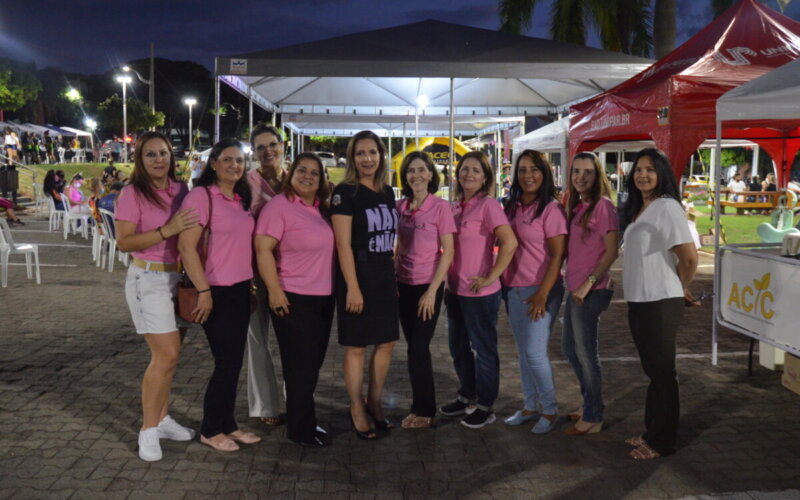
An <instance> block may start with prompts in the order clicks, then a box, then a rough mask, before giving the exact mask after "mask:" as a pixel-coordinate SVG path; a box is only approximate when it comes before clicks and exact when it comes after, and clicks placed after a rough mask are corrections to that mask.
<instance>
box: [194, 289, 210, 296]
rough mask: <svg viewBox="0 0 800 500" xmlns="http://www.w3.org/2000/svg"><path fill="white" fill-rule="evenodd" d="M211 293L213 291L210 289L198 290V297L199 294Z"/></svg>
mask: <svg viewBox="0 0 800 500" xmlns="http://www.w3.org/2000/svg"><path fill="white" fill-rule="evenodd" d="M210 291H211V289H210V288H206V289H205V290H198V291H197V293H198V295H199V294H201V293H206V292H210Z"/></svg>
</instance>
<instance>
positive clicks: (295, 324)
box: [270, 292, 335, 442]
mask: <svg viewBox="0 0 800 500" xmlns="http://www.w3.org/2000/svg"><path fill="white" fill-rule="evenodd" d="M285 293H286V298H287V299H288V300H289V304H290V305H289V314H288V315H285V316H282V317H279V316H277V315H276V314H275V312H274V311H272V310H271V309H270V315H271V316H272V326H273V328H274V329H275V337H276V338H277V339H278V347H279V349H280V352H281V365H282V366H283V380H284V381H285V382H286V433H287V436H288V437H289V439H291V440H292V441H295V442H304V441H305V442H307V441H311V440H312V439H313V438H314V431H315V430H316V428H317V417H316V415H315V412H314V390H315V389H316V387H317V380H319V370H320V368H321V367H322V362H323V361H324V360H325V352H326V351H327V350H328V339H329V338H330V333H331V323H332V322H333V308H334V304H335V300H334V296H333V295H300V294H296V293H291V292H285Z"/></svg>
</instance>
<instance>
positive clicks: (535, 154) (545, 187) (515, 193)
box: [505, 149, 556, 219]
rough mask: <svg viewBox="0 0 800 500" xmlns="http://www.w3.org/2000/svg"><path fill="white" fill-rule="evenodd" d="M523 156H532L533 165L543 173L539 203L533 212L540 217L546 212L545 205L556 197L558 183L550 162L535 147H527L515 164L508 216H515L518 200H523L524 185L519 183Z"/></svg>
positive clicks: (538, 195)
mask: <svg viewBox="0 0 800 500" xmlns="http://www.w3.org/2000/svg"><path fill="white" fill-rule="evenodd" d="M523 158H530V160H531V161H532V162H533V166H534V167H536V169H537V170H538V171H540V172H541V173H542V186H541V187H540V188H539V191H538V192H537V193H536V200H537V201H539V205H538V206H537V207H536V211H535V212H534V213H533V219H537V218H539V216H540V215H542V212H544V209H545V207H546V206H547V204H548V203H550V202H551V201H552V200H555V199H556V183H555V180H554V179H553V170H552V168H550V162H549V161H547V158H545V157H544V155H543V154H542V153H540V152H539V151H536V150H534V149H526V150H525V151H523V152H522V153H520V154H519V156H517V162H516V163H515V164H514V180H513V181H512V183H511V191H510V192H509V194H508V201H507V202H506V207H505V209H506V216H507V217H508V218H509V219H512V218H513V217H514V214H515V212H516V210H517V202H522V195H523V193H522V186H520V184H519V164H520V162H522V159H523Z"/></svg>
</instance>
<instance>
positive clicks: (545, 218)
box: [542, 201, 567, 239]
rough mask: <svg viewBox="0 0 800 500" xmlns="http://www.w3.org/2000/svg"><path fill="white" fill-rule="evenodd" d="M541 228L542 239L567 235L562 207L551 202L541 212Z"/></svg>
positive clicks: (565, 219) (565, 218)
mask: <svg viewBox="0 0 800 500" xmlns="http://www.w3.org/2000/svg"><path fill="white" fill-rule="evenodd" d="M542 226H543V228H544V237H545V239H547V238H553V237H555V236H559V235H561V234H567V214H566V212H564V207H563V206H561V203H559V202H557V201H551V202H550V203H548V204H547V206H546V207H544V211H542Z"/></svg>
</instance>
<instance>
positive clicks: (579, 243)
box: [566, 198, 619, 292]
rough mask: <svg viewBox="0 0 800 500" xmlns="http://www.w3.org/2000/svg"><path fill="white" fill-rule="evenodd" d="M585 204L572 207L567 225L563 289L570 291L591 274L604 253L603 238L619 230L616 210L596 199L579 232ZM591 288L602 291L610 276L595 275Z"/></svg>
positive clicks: (609, 203) (586, 206)
mask: <svg viewBox="0 0 800 500" xmlns="http://www.w3.org/2000/svg"><path fill="white" fill-rule="evenodd" d="M587 208H589V204H588V203H582V202H581V203H579V204H578V206H577V207H575V216H574V217H573V218H572V222H570V225H569V243H568V246H567V273H566V278H567V289H568V290H569V291H570V292H572V291H574V290H575V289H576V288H578V287H579V286H581V284H583V282H584V281H586V278H588V277H589V275H590V274H592V271H593V270H594V268H595V266H597V263H598V262H599V261H600V259H601V258H602V257H603V255H605V253H606V247H605V245H603V237H604V236H605V235H606V234H608V233H609V232H611V231H619V218H618V217H617V209H616V208H615V207H614V204H613V203H612V202H611V200H609V199H608V198H600V201H598V202H597V205H595V207H594V210H593V211H592V215H591V216H590V217H589V220H588V221H587V222H588V224H587V225H586V230H585V231H584V229H583V224H582V222H581V217H582V216H583V213H584V212H585V211H586V209H587ZM598 278H600V279H598V281H597V283H595V285H594V287H593V288H592V289H593V290H594V289H598V288H606V287H607V286H608V281H609V279H610V278H611V276H610V273H606V275H605V276H602V277H600V276H598Z"/></svg>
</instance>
